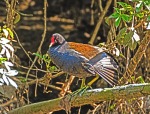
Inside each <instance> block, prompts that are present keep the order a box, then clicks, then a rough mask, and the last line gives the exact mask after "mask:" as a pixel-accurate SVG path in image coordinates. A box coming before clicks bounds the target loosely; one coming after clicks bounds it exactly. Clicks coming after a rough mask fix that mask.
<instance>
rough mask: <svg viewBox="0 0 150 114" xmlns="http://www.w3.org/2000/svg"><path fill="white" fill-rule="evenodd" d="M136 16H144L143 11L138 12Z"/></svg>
mask: <svg viewBox="0 0 150 114" xmlns="http://www.w3.org/2000/svg"><path fill="white" fill-rule="evenodd" d="M136 16H137V17H139V18H143V17H144V13H143V12H141V13H136Z"/></svg>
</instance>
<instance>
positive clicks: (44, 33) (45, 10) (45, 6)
mask: <svg viewBox="0 0 150 114" xmlns="http://www.w3.org/2000/svg"><path fill="white" fill-rule="evenodd" d="M46 12H47V0H44V32H43V34H42V40H41V43H40V45H39V48H38V50H37V53H41V47H42V45H43V42H44V39H45V36H46V25H47V20H46V15H47V13H46ZM37 59H38V57H37V56H35V58H34V60H33V63H32V64H31V66H30V68H29V70H28V72H27V75H26V80H27V79H28V75H29V73H30V71H31V69H32V67H33V66H34V64H35V62H36V60H37Z"/></svg>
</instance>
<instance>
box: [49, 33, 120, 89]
mask: <svg viewBox="0 0 150 114" xmlns="http://www.w3.org/2000/svg"><path fill="white" fill-rule="evenodd" d="M48 55H49V57H50V59H51V61H52V62H53V63H54V64H55V65H56V66H57V67H58V68H60V69H61V70H62V71H64V72H65V73H68V74H69V75H73V76H75V77H79V78H82V79H85V78H86V77H91V76H95V78H93V80H92V81H91V82H89V83H88V85H89V86H91V85H92V84H93V83H94V82H95V81H96V80H97V79H98V78H99V77H101V78H103V79H104V80H105V81H106V82H107V83H108V84H110V85H111V86H115V85H117V82H118V63H117V62H116V60H115V59H114V58H113V57H112V55H111V54H109V53H108V52H105V49H104V48H100V47H97V46H93V45H89V44H82V43H75V42H67V41H66V40H65V38H64V37H63V36H62V35H61V34H59V33H54V34H52V36H51V38H50V45H49V49H48Z"/></svg>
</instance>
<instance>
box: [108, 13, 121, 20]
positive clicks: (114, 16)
mask: <svg viewBox="0 0 150 114" xmlns="http://www.w3.org/2000/svg"><path fill="white" fill-rule="evenodd" d="M119 15H120V14H119V13H117V12H114V13H113V14H112V15H110V16H109V18H115V19H116V18H118V17H119Z"/></svg>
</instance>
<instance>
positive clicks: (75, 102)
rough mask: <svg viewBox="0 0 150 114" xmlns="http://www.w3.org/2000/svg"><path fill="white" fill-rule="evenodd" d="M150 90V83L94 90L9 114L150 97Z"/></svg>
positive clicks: (35, 112) (47, 110)
mask: <svg viewBox="0 0 150 114" xmlns="http://www.w3.org/2000/svg"><path fill="white" fill-rule="evenodd" d="M149 90H150V83H143V84H130V85H125V86H116V87H114V88H104V89H92V90H88V91H86V92H85V93H83V94H82V96H81V95H74V96H71V95H70V94H69V95H67V96H65V97H63V98H57V99H53V100H49V101H43V102H39V103H34V104H30V105H26V106H23V107H20V108H17V109H14V110H12V111H10V112H8V114H33V113H34V114H37V113H40V112H42V113H48V112H54V111H58V110H67V109H69V108H71V107H77V106H81V105H86V104H93V103H96V102H100V101H108V100H119V99H132V98H139V97H143V96H147V95H150V91H149Z"/></svg>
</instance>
